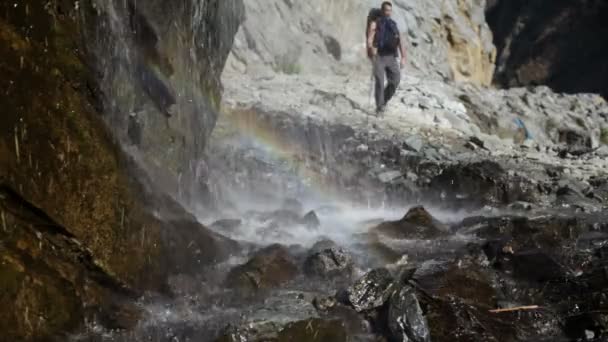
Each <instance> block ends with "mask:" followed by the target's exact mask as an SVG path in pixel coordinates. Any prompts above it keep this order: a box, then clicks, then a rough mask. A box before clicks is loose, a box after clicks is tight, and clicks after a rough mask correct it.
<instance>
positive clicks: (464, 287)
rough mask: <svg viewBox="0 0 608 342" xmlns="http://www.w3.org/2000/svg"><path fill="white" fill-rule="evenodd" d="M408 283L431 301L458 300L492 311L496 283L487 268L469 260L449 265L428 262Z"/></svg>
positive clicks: (495, 295)
mask: <svg viewBox="0 0 608 342" xmlns="http://www.w3.org/2000/svg"><path fill="white" fill-rule="evenodd" d="M412 279H413V280H414V281H415V282H416V284H417V285H418V286H419V287H420V288H421V289H423V290H424V293H426V294H427V295H430V296H433V297H438V298H441V297H449V298H459V299H460V300H461V301H462V302H463V303H468V304H472V305H483V306H485V307H487V308H492V307H493V306H494V305H495V304H496V300H497V293H496V282H495V281H496V280H495V277H494V274H493V273H492V270H491V269H490V268H489V267H488V265H483V264H480V263H479V262H478V260H476V259H473V258H462V259H459V260H453V261H440V260H428V261H425V262H423V263H422V264H421V265H420V266H419V267H418V268H417V269H416V271H415V273H414V274H413V276H412Z"/></svg>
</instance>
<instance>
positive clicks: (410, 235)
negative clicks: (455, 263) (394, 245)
mask: <svg viewBox="0 0 608 342" xmlns="http://www.w3.org/2000/svg"><path fill="white" fill-rule="evenodd" d="M373 231H375V232H378V233H380V234H382V235H386V236H388V237H391V238H396V239H432V238H436V237H439V236H441V235H445V234H446V233H448V232H449V228H448V227H447V226H446V225H444V224H443V223H441V222H439V221H438V220H437V219H435V218H434V217H433V216H432V215H431V214H430V213H429V212H428V211H426V209H424V208H423V207H414V208H412V209H410V210H409V211H408V212H407V214H405V216H404V217H403V218H402V219H401V220H398V221H390V222H383V223H381V224H380V225H378V226H377V227H375V228H373Z"/></svg>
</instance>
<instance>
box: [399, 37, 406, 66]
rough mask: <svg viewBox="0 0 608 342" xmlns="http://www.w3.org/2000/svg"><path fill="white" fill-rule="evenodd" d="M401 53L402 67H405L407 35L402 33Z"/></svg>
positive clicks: (400, 40) (400, 41)
mask: <svg viewBox="0 0 608 342" xmlns="http://www.w3.org/2000/svg"><path fill="white" fill-rule="evenodd" d="M399 54H400V55H401V67H402V68H404V67H405V64H406V63H407V59H406V54H405V35H403V34H402V35H401V39H399Z"/></svg>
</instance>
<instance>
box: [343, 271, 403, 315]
mask: <svg viewBox="0 0 608 342" xmlns="http://www.w3.org/2000/svg"><path fill="white" fill-rule="evenodd" d="M392 281H393V277H392V276H391V274H390V272H389V271H388V270H387V269H384V268H378V269H375V270H372V271H370V272H369V273H367V274H366V275H364V276H363V277H362V278H360V279H359V280H357V281H356V282H355V283H354V284H353V285H352V286H351V287H349V288H348V290H347V291H348V299H349V301H350V304H351V305H352V306H353V307H354V308H355V310H357V312H363V311H369V310H373V309H376V308H379V307H380V306H382V305H384V303H385V302H386V301H387V300H388V298H389V296H390V295H391V293H392V290H393V288H392V287H393V284H392Z"/></svg>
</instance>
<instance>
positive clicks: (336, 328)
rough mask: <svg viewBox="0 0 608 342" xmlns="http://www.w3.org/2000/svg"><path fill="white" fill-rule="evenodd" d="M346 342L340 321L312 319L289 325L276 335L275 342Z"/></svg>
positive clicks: (346, 334) (346, 333)
mask: <svg viewBox="0 0 608 342" xmlns="http://www.w3.org/2000/svg"><path fill="white" fill-rule="evenodd" d="M330 341H331V342H334V341H335V342H347V341H349V337H348V332H347V331H346V329H345V327H344V324H343V323H342V322H341V321H340V320H324V319H318V318H313V319H309V320H306V321H301V322H295V323H289V324H287V326H285V328H284V329H283V330H281V332H279V334H278V338H277V342H330Z"/></svg>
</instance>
